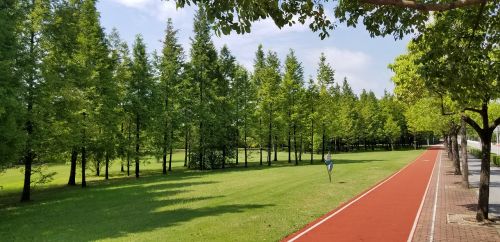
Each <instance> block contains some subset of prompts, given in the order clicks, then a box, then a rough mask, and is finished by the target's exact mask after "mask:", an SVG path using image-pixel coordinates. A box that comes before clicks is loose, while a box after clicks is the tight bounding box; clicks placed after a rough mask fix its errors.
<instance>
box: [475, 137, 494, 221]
mask: <svg viewBox="0 0 500 242" xmlns="http://www.w3.org/2000/svg"><path fill="white" fill-rule="evenodd" d="M481 151H482V152H481V156H482V157H481V175H480V178H479V199H478V203H477V204H478V206H477V214H476V219H477V220H478V221H483V220H485V219H488V206H489V199H490V153H491V133H490V134H486V133H485V134H483V135H481Z"/></svg>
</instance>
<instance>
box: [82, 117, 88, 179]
mask: <svg viewBox="0 0 500 242" xmlns="http://www.w3.org/2000/svg"><path fill="white" fill-rule="evenodd" d="M86 116H87V114H86V113H85V112H84V113H83V132H82V134H83V135H82V187H86V186H87V181H86V180H85V167H86V166H87V150H86V148H85V146H86V138H87V137H86V133H87V130H86V128H85V119H86Z"/></svg>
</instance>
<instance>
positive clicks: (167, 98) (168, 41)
mask: <svg viewBox="0 0 500 242" xmlns="http://www.w3.org/2000/svg"><path fill="white" fill-rule="evenodd" d="M177 32H178V31H177V30H175V29H174V26H173V24H172V19H170V18H169V19H168V20H167V28H166V30H165V39H164V41H163V50H162V55H161V60H160V70H159V72H160V79H159V80H160V82H159V87H160V89H159V93H160V99H161V100H163V104H162V109H161V113H162V115H161V117H162V118H161V119H160V120H159V121H160V122H159V127H160V128H159V130H160V131H161V136H162V142H160V143H161V146H162V158H163V165H162V172H163V174H166V173H167V151H168V149H170V159H169V165H168V170H169V171H171V170H172V158H171V157H172V147H173V143H174V142H173V138H174V137H173V133H174V129H176V128H177V126H178V121H177V120H178V119H177V117H178V116H179V115H180V114H179V112H178V110H177V109H178V106H179V98H180V97H179V95H180V92H182V91H183V90H181V89H179V85H180V83H181V81H182V80H181V78H182V65H183V61H184V60H183V59H184V56H183V50H182V47H181V45H180V44H179V43H178V40H177Z"/></svg>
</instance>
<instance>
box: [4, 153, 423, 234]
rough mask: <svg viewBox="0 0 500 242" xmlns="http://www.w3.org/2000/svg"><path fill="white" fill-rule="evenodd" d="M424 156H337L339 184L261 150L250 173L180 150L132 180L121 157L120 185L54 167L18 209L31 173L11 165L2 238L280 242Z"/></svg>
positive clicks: (116, 178)
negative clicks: (202, 164)
mask: <svg viewBox="0 0 500 242" xmlns="http://www.w3.org/2000/svg"><path fill="white" fill-rule="evenodd" d="M421 152H422V151H394V152H367V153H351V154H338V155H334V156H333V158H334V160H335V166H334V174H333V182H332V183H329V181H328V175H327V173H326V169H325V166H324V165H322V164H320V162H319V161H316V162H315V163H316V164H317V165H308V163H309V162H308V160H307V159H308V158H309V155H308V154H307V155H306V156H304V157H303V158H304V159H305V161H304V162H303V163H302V164H301V165H300V166H294V165H293V163H292V165H289V164H288V163H287V162H286V161H285V160H286V158H287V157H288V155H287V154H286V153H284V152H282V153H280V154H279V159H280V162H277V163H275V164H274V165H273V166H271V167H267V166H265V165H264V166H263V167H259V166H258V162H256V161H257V160H258V153H255V154H252V163H251V164H250V167H248V168H242V167H238V168H230V169H226V170H224V171H222V170H217V171H203V172H200V171H191V170H186V169H184V168H183V162H184V157H183V153H182V152H181V151H179V152H178V153H176V154H175V155H174V166H173V172H170V173H169V174H168V175H166V176H164V175H162V174H161V163H156V160H155V159H151V160H150V161H149V162H148V163H147V164H143V165H142V167H143V169H142V175H143V176H142V177H141V178H139V179H135V178H133V177H132V176H131V177H130V178H128V177H126V175H125V174H123V173H121V172H120V169H119V168H120V167H119V166H120V165H119V161H115V162H114V163H113V166H112V169H111V170H112V173H111V174H112V175H113V177H112V179H110V180H109V181H103V177H95V176H93V175H91V174H90V172H89V175H91V176H90V177H89V180H91V182H89V187H88V188H86V189H82V188H80V187H67V186H65V184H66V182H67V176H68V173H69V166H68V165H53V166H51V167H50V168H49V170H50V171H56V172H58V173H57V175H56V177H55V179H54V180H53V181H52V182H51V183H50V184H48V185H46V186H43V187H39V188H37V189H35V191H34V192H33V195H32V198H33V199H34V201H33V202H30V203H28V204H19V203H17V200H18V198H19V195H20V194H19V193H20V190H21V185H22V174H21V173H20V172H19V170H18V169H10V170H8V171H6V173H4V174H2V175H0V185H1V186H3V187H4V189H3V190H0V218H1V219H0V241H16V240H17V241H21V240H22V241H25V240H44V241H46V240H50V241H53V240H57V241H75V240H76V241H88V240H126V241H129V240H139V241H158V240H159V241H276V240H279V239H280V238H282V237H284V236H286V235H287V234H289V233H291V232H293V231H295V230H297V229H299V228H301V227H302V226H304V225H305V224H307V223H308V222H310V221H311V220H314V219H315V218H317V217H319V216H321V215H322V214H324V213H326V212H327V211H329V210H331V209H333V208H335V207H337V206H338V205H339V204H341V203H343V202H345V201H347V200H348V199H349V198H351V197H353V196H355V195H356V194H358V193H360V192H362V191H363V190H365V189H367V188H369V187H370V186H372V185H373V184H375V183H376V182H378V181H379V180H381V179H383V178H385V177H387V176H389V175H390V174H392V173H393V172H395V171H396V170H398V169H400V168H401V167H403V166H404V165H406V164H407V163H408V162H409V161H411V160H413V159H414V158H415V157H416V156H418V155H419V154H420V153H421ZM241 153H242V152H241ZM264 157H265V156H264ZM316 158H319V156H317V157H316ZM242 161H243V159H242V158H240V166H242V165H243V164H242ZM131 175H133V172H131ZM77 181H79V179H78V180H77Z"/></svg>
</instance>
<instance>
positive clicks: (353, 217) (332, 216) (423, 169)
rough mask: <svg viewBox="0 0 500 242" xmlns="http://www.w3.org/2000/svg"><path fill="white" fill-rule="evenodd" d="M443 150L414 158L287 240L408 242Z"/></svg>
mask: <svg viewBox="0 0 500 242" xmlns="http://www.w3.org/2000/svg"><path fill="white" fill-rule="evenodd" d="M439 152H440V149H437V148H431V149H429V150H427V151H425V152H424V153H423V154H422V155H421V156H419V157H418V158H417V159H416V160H415V161H413V162H412V163H410V164H409V165H408V166H407V167H405V168H403V169H402V170H400V171H399V172H397V173H396V174H394V175H393V176H391V177H389V178H388V179H386V180H384V181H383V182H381V183H379V184H378V185H376V186H375V187H374V188H372V189H370V190H368V191H367V192H365V193H363V194H361V195H359V196H358V197H356V198H354V199H353V200H352V201H350V202H348V203H347V204H346V205H344V206H341V207H339V208H337V209H335V210H334V211H332V212H330V213H328V214H326V215H325V216H324V217H322V218H320V219H318V220H317V221H315V222H313V223H311V224H309V225H308V226H306V227H305V228H304V229H302V230H300V231H298V232H296V233H294V234H292V235H290V236H288V237H287V238H285V239H284V241H315V242H317V241H406V240H407V239H408V238H409V237H410V234H411V233H412V232H413V228H414V224H415V222H416V221H417V214H419V210H420V209H421V206H422V204H423V199H424V195H425V193H426V190H427V187H428V185H429V182H430V178H431V173H432V170H433V167H434V164H435V161H436V157H437V155H438V153H439Z"/></svg>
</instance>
